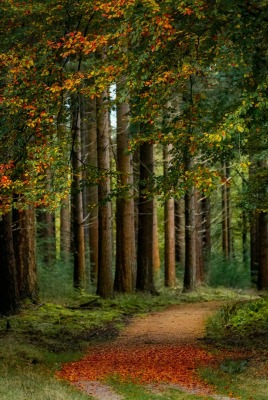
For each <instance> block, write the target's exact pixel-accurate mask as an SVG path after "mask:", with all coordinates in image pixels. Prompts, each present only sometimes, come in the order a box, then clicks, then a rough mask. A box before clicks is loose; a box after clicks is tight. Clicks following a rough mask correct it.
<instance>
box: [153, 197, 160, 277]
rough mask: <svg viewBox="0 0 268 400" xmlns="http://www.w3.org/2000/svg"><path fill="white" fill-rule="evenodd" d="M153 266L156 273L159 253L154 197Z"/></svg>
mask: <svg viewBox="0 0 268 400" xmlns="http://www.w3.org/2000/svg"><path fill="white" fill-rule="evenodd" d="M153 221H154V222H153V224H154V226H153V236H154V237H153V246H154V249H153V254H154V255H153V268H154V273H158V272H159V270H160V265H161V263H160V254H159V240H158V217H157V203H156V200H155V199H154V210H153Z"/></svg>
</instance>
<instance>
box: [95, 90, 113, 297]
mask: <svg viewBox="0 0 268 400" xmlns="http://www.w3.org/2000/svg"><path fill="white" fill-rule="evenodd" d="M107 101H108V92H107V91H105V92H103V93H102V95H101V97H99V98H98V99H97V145H98V169H99V174H100V175H101V176H100V178H99V186H98V188H99V190H98V198H99V214H98V223H99V268H98V283H97V294H98V295H100V296H101V297H104V298H107V297H111V296H112V295H113V277H112V204H111V200H110V199H109V198H108V196H109V195H110V188H111V182H110V124H109V112H108V104H107Z"/></svg>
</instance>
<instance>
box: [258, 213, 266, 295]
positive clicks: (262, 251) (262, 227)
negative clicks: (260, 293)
mask: <svg viewBox="0 0 268 400" xmlns="http://www.w3.org/2000/svg"><path fill="white" fill-rule="evenodd" d="M257 240H258V243H259V244H258V246H259V254H258V261H259V262H258V272H259V273H258V289H259V290H264V289H265V290H267V289H268V214H267V213H266V212H263V211H262V212H260V213H259V215H258V235H257Z"/></svg>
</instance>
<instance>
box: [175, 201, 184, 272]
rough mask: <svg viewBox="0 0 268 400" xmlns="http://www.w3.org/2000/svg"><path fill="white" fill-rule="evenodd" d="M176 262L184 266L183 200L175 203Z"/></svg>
mask: <svg viewBox="0 0 268 400" xmlns="http://www.w3.org/2000/svg"><path fill="white" fill-rule="evenodd" d="M175 245H176V261H177V262H178V263H179V264H180V265H181V266H182V267H184V266H185V205H184V199H183V198H181V199H180V200H177V201H175Z"/></svg>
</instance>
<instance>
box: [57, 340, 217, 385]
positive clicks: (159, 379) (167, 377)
mask: <svg viewBox="0 0 268 400" xmlns="http://www.w3.org/2000/svg"><path fill="white" fill-rule="evenodd" d="M214 359H215V358H214V356H212V355H211V354H209V353H208V352H207V351H205V350H203V349H200V348H198V347H196V346H193V345H186V346H175V345H144V346H139V347H133V346H130V347H120V348H119V347H112V348H98V349H94V350H92V351H90V352H89V353H88V354H87V355H86V356H85V357H84V358H83V359H82V360H80V361H77V362H72V363H68V364H65V365H63V368H62V370H61V371H59V372H58V373H57V376H58V377H59V378H64V379H66V380H68V381H71V382H73V383H76V382H79V381H81V380H82V381H83V380H84V381H96V380H103V379H105V378H107V377H108V376H111V375H117V376H119V377H120V378H121V379H122V380H132V381H134V382H138V383H153V382H155V383H173V384H180V385H183V386H185V387H187V388H189V389H191V388H196V387H198V388H203V389H207V385H206V384H205V383H204V382H202V381H201V380H200V378H199V377H198V375H197V372H196V370H197V368H198V367H200V366H203V365H208V364H210V363H211V362H213V361H214Z"/></svg>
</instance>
